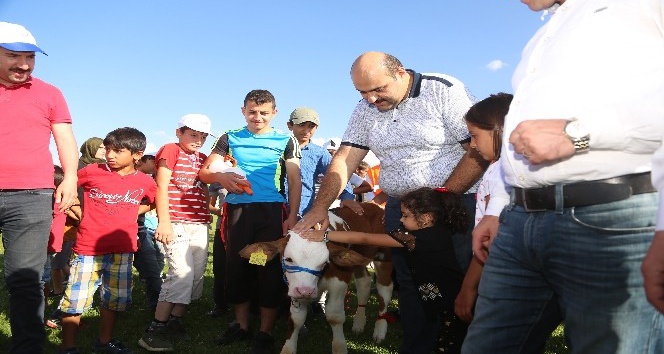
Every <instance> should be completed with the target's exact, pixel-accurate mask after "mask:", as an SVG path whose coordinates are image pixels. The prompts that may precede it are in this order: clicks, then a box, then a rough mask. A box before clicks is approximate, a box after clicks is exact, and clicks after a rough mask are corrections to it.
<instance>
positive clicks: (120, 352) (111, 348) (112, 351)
mask: <svg viewBox="0 0 664 354" xmlns="http://www.w3.org/2000/svg"><path fill="white" fill-rule="evenodd" d="M92 352H93V353H101V354H132V351H131V349H129V348H127V347H126V346H125V345H124V344H123V343H122V342H120V341H119V340H117V339H111V341H110V342H108V343H106V344H105V345H101V344H99V342H97V343H95V345H94V346H93V347H92Z"/></svg>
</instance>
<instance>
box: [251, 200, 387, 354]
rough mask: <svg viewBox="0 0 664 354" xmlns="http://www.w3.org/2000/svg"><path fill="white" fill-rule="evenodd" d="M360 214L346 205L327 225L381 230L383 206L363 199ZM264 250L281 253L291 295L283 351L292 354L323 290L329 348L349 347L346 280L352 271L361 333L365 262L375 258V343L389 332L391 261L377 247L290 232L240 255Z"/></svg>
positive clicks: (365, 291)
mask: <svg viewBox="0 0 664 354" xmlns="http://www.w3.org/2000/svg"><path fill="white" fill-rule="evenodd" d="M362 207H363V208H364V214H363V215H361V216H360V215H357V214H355V213H354V212H352V211H351V210H350V209H347V208H340V209H336V210H333V211H330V213H329V217H330V229H331V230H353V231H361V232H371V233H383V232H384V230H383V228H384V227H383V210H382V209H381V208H380V207H378V206H376V205H375V204H371V203H363V204H362ZM259 249H260V250H262V251H263V253H265V254H266V255H267V257H268V260H269V259H273V258H274V257H276V256H277V254H280V255H281V262H282V267H283V269H284V278H285V279H286V282H287V283H288V296H290V297H291V307H290V318H289V321H288V339H287V340H286V343H285V344H284V346H283V348H282V350H281V353H282V354H286V353H296V352H297V340H298V335H299V331H300V329H301V328H302V326H303V325H304V321H305V320H306V317H307V309H308V308H309V304H310V303H311V302H312V301H316V300H317V299H318V297H319V296H320V293H321V292H323V291H326V290H327V297H326V305H325V317H326V318H327V321H328V323H329V324H330V327H331V328H332V353H335V354H337V353H347V352H348V346H347V344H346V339H345V336H344V333H343V323H344V321H345V319H346V314H345V310H344V300H345V296H346V291H347V290H348V285H349V283H350V281H351V279H352V277H353V275H354V274H355V277H356V288H357V294H358V305H359V306H358V309H357V312H356V315H355V318H354V321H353V331H354V332H361V331H363V330H364V326H365V323H366V314H365V305H366V302H367V299H368V297H369V292H370V289H371V278H370V276H369V273H368V272H367V271H366V265H367V264H368V263H369V262H371V261H374V265H375V268H376V278H377V280H378V281H377V284H376V289H377V292H378V295H379V296H378V297H379V300H378V302H379V305H380V306H379V313H378V318H377V320H376V324H375V327H374V333H373V338H374V340H375V341H376V342H380V341H382V340H383V339H385V334H386V332H387V318H386V316H385V314H386V312H387V304H389V302H390V300H391V297H392V281H391V273H392V265H391V262H386V261H381V253H380V249H379V248H377V247H366V246H355V245H354V246H353V249H351V248H349V247H348V246H347V245H337V244H334V243H327V244H326V243H323V242H310V241H307V240H304V239H302V238H301V237H300V236H299V235H297V234H295V233H293V232H291V233H289V236H288V237H284V238H282V239H280V240H278V241H274V242H261V243H255V244H252V245H249V246H247V247H246V248H245V249H243V250H242V251H241V255H242V256H243V257H245V258H249V257H250V255H251V254H252V253H254V252H256V251H258V250H259Z"/></svg>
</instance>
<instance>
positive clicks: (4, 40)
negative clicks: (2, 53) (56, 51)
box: [0, 22, 46, 54]
mask: <svg viewBox="0 0 664 354" xmlns="http://www.w3.org/2000/svg"><path fill="white" fill-rule="evenodd" d="M0 47H2V48H5V49H7V50H11V51H13V52H40V53H44V51H43V50H41V48H39V47H37V40H35V37H33V36H32V34H31V33H30V32H29V31H28V30H27V29H25V27H23V26H21V25H17V24H15V23H9V22H0ZM44 54H46V53H44Z"/></svg>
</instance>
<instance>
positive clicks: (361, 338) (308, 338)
mask: <svg viewBox="0 0 664 354" xmlns="http://www.w3.org/2000/svg"><path fill="white" fill-rule="evenodd" d="M211 244H212V243H211V242H210V245H211ZM3 254H4V249H3V248H2V246H1V245H0V262H1V261H2V258H3V257H2V255H3ZM0 264H2V263H0ZM205 277H206V279H205V281H206V287H205V291H204V294H203V297H202V298H201V299H200V300H198V301H196V302H194V303H192V304H191V306H190V307H189V313H188V315H187V316H186V318H185V325H186V327H187V328H188V331H189V335H190V337H191V339H190V340H189V341H186V342H181V343H178V344H177V346H176V352H180V353H201V354H205V353H219V352H220V351H221V352H223V353H228V354H234V353H246V352H247V346H246V345H245V344H235V345H232V346H226V347H218V346H216V345H215V344H214V343H213V339H214V338H215V337H216V336H218V335H220V334H221V333H222V332H223V331H224V330H226V327H227V325H228V323H229V322H231V321H232V320H233V316H232V314H230V313H227V314H226V315H225V316H223V317H220V318H211V317H208V316H207V315H206V314H205V313H206V312H207V311H208V310H209V309H211V308H212V305H213V302H212V294H211V292H212V256H211V252H210V256H209V262H208V269H207V271H206V274H205ZM351 291H353V292H354V288H351ZM132 296H133V305H132V307H131V309H130V310H129V311H127V312H125V313H123V314H121V315H120V316H119V317H118V322H117V326H116V329H115V336H116V338H118V339H120V340H122V341H123V342H124V343H125V344H126V345H128V346H129V347H130V348H132V349H133V350H134V352H135V353H141V352H143V353H147V351H145V350H144V349H142V348H140V347H139V346H138V344H137V342H138V339H139V338H140V337H141V335H142V333H143V331H144V330H145V327H146V326H147V325H148V324H149V322H150V320H151V319H152V317H153V313H152V312H151V311H149V310H148V309H147V308H146V307H147V306H146V303H145V286H144V285H143V284H142V283H141V282H140V281H139V280H138V276H137V274H136V272H134V286H133V290H132ZM349 299H350V300H349V303H348V305H349V306H350V308H351V309H352V310H351V311H347V313H346V315H347V318H346V322H345V324H344V332H345V334H346V340H347V342H348V351H349V352H350V353H367V354H368V353H381V354H386V353H396V352H397V351H398V346H399V342H400V340H401V337H400V336H401V328H400V326H399V323H398V322H397V323H394V324H391V325H389V329H388V333H387V336H386V339H385V341H384V342H382V343H381V344H375V343H373V340H372V338H371V335H372V333H373V321H374V320H375V317H376V308H377V303H376V301H375V298H374V296H372V297H371V298H370V301H369V304H368V306H367V317H368V318H367V328H365V332H364V333H362V334H359V335H355V334H353V333H352V331H351V327H352V317H351V315H352V313H350V312H353V311H354V305H355V299H354V297H350V298H349ZM56 305H57V304H52V303H49V310H50V309H52V308H54V307H55V306H56ZM396 306H397V304H396V302H395V301H392V303H391V304H390V310H392V309H395V308H396ZM7 308H8V305H7V289H6V287H5V283H4V278H0V353H6V352H8V348H9V338H10V335H11V331H10V327H9V321H8V318H7ZM83 323H84V324H83V326H82V328H81V330H80V331H79V334H78V345H79V347H80V348H81V349H82V350H83V353H88V352H90V349H91V347H92V344H93V343H94V341H95V339H96V338H97V333H98V331H99V327H98V325H99V312H98V310H97V309H96V308H93V309H91V310H90V311H88V312H86V313H85V314H84V315H83ZM257 326H258V323H257V320H255V322H254V323H253V327H254V328H256V327H257ZM306 326H307V328H308V329H309V331H308V333H307V334H305V335H301V336H300V340H299V344H298V350H299V352H300V353H305V354H318V353H330V352H331V344H330V343H331V338H332V334H331V331H330V328H329V326H328V325H327V322H326V321H325V319H324V318H318V317H316V318H312V316H311V315H310V316H309V318H308V319H307V323H306ZM47 333H48V338H47V341H46V346H45V351H44V352H45V353H57V351H58V346H59V344H60V338H59V330H53V329H47ZM274 335H275V338H276V347H277V352H278V351H279V350H280V348H281V346H282V345H283V343H284V341H285V336H286V318H285V317H284V318H282V319H280V320H279V322H278V323H277V326H276V328H275V332H274ZM221 348H223V349H221ZM546 353H549V354H564V353H568V350H567V347H566V345H565V341H564V339H563V333H562V327H560V328H559V329H558V330H557V331H556V332H554V334H553V336H552V338H551V340H550V341H549V343H548V345H547V351H546Z"/></svg>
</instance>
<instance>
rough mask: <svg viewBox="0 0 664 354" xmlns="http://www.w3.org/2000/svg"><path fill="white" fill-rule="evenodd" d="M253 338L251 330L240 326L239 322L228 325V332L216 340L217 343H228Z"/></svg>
mask: <svg viewBox="0 0 664 354" xmlns="http://www.w3.org/2000/svg"><path fill="white" fill-rule="evenodd" d="M249 339H251V333H249V331H247V330H244V329H242V328H240V324H239V323H235V324H234V325H232V326H230V327H228V329H227V330H226V332H224V334H222V335H221V337H218V338H216V339H215V340H214V344H216V345H226V344H230V343H235V342H244V341H248V340H249Z"/></svg>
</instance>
